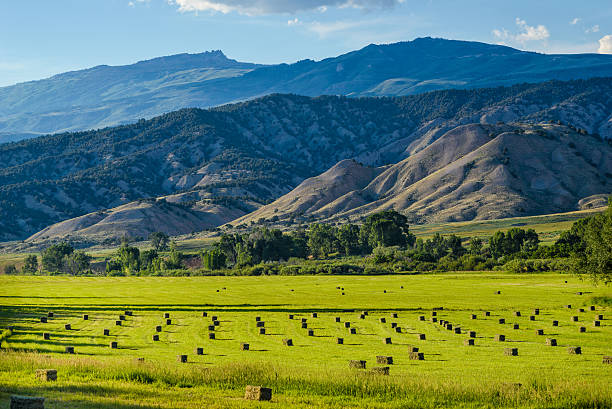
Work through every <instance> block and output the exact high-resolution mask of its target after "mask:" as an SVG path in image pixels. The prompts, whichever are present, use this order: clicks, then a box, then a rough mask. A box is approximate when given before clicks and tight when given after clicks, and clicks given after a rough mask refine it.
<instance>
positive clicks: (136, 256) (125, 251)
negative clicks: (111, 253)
mask: <svg viewBox="0 0 612 409" xmlns="http://www.w3.org/2000/svg"><path fill="white" fill-rule="evenodd" d="M117 260H118V261H119V263H120V264H121V269H122V271H123V272H124V273H125V274H127V275H130V274H134V273H137V272H139V271H140V250H139V249H138V247H131V246H129V245H125V244H124V245H122V246H121V247H119V250H118V251H117Z"/></svg>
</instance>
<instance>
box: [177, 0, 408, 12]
mask: <svg viewBox="0 0 612 409" xmlns="http://www.w3.org/2000/svg"><path fill="white" fill-rule="evenodd" d="M404 1H405V0H168V3H170V4H174V5H177V6H178V8H179V10H180V11H183V12H189V11H195V12H197V11H210V12H220V13H230V12H238V13H241V14H247V15H262V14H282V13H290V14H292V13H297V12H299V11H309V10H319V11H321V12H325V11H326V10H327V9H328V7H338V8H357V9H381V8H389V7H393V6H395V5H397V4H400V3H403V2H404Z"/></svg>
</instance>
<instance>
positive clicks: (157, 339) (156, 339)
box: [153, 334, 159, 342]
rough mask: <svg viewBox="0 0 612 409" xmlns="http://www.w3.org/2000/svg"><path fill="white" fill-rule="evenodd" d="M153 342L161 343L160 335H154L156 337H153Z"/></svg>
mask: <svg viewBox="0 0 612 409" xmlns="http://www.w3.org/2000/svg"><path fill="white" fill-rule="evenodd" d="M153 341H154V342H155V341H159V335H157V334H154V335H153Z"/></svg>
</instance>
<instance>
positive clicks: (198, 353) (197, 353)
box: [195, 347, 204, 355]
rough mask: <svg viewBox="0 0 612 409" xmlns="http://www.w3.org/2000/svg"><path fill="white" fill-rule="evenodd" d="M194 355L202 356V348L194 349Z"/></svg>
mask: <svg viewBox="0 0 612 409" xmlns="http://www.w3.org/2000/svg"><path fill="white" fill-rule="evenodd" d="M195 354H196V355H204V348H202V347H197V348H196V349H195Z"/></svg>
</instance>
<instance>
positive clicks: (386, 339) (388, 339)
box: [383, 337, 391, 345]
mask: <svg viewBox="0 0 612 409" xmlns="http://www.w3.org/2000/svg"><path fill="white" fill-rule="evenodd" d="M383 344H386V345H389V344H391V338H389V337H387V338H385V339H383Z"/></svg>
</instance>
